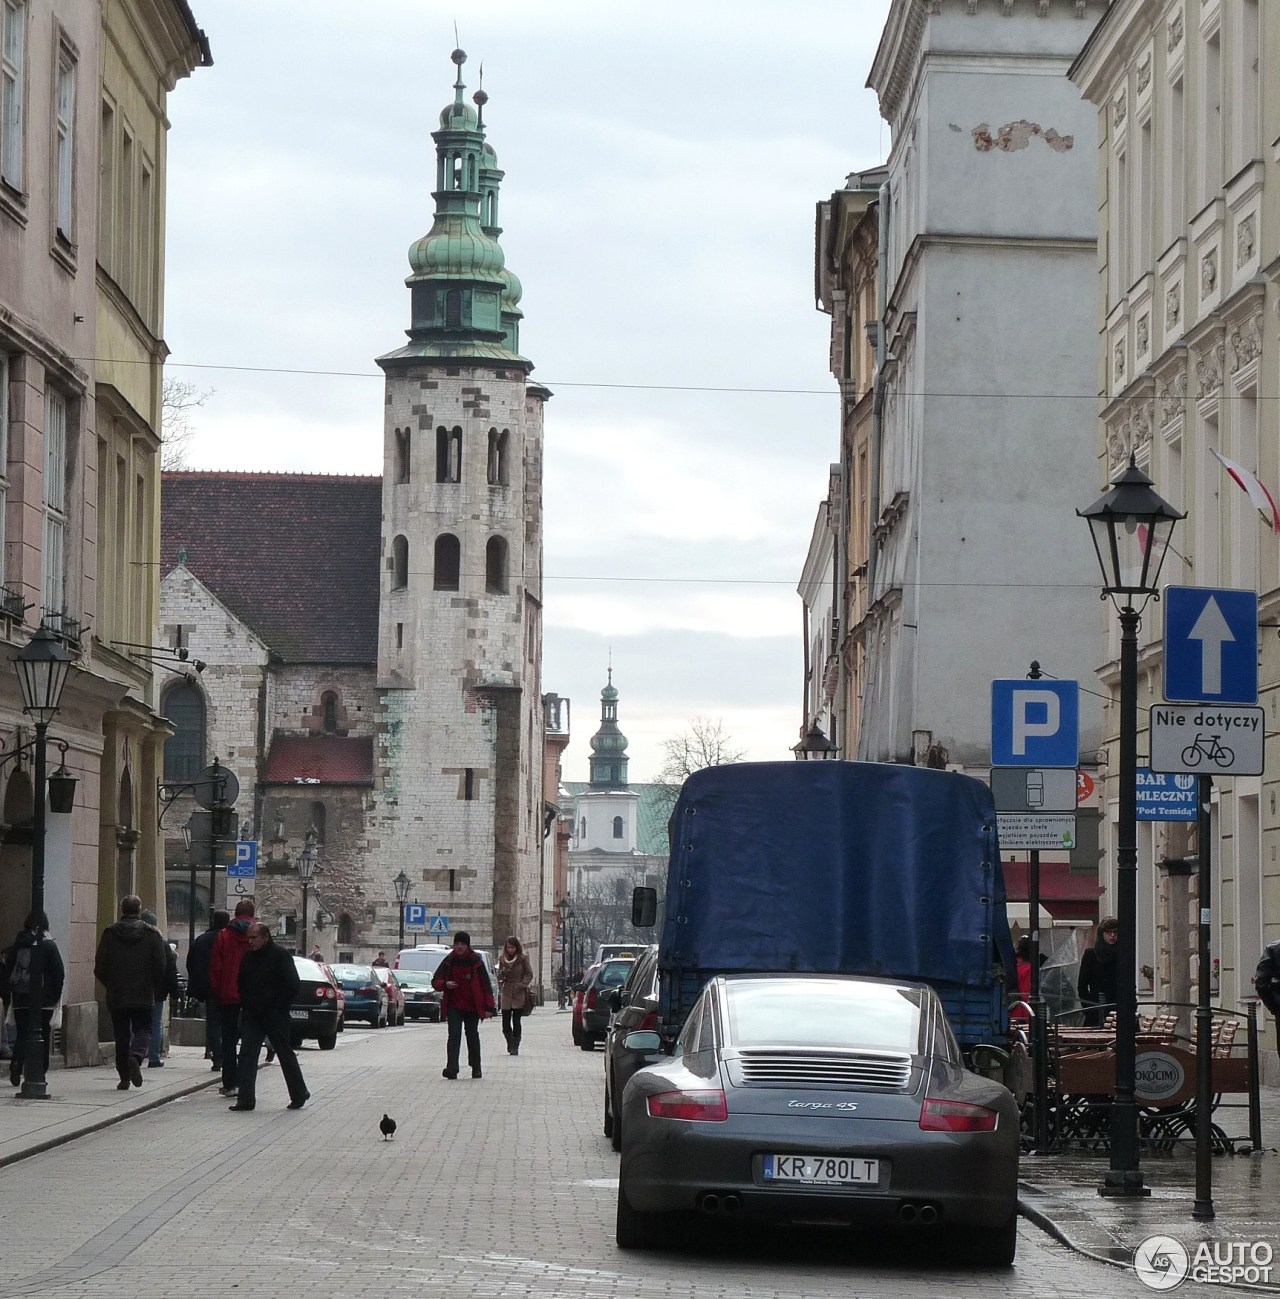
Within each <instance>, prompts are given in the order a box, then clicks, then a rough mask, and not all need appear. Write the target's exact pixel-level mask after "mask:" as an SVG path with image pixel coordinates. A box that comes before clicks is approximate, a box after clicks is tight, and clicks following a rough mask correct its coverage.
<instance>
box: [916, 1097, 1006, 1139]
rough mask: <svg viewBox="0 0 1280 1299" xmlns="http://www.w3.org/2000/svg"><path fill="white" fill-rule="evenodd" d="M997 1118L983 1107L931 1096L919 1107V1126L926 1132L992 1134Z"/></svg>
mask: <svg viewBox="0 0 1280 1299" xmlns="http://www.w3.org/2000/svg"><path fill="white" fill-rule="evenodd" d="M999 1117H1000V1116H999V1115H998V1114H997V1113H996V1112H995V1110H989V1109H987V1107H986V1106H985V1105H970V1104H969V1103H968V1102H967V1101H944V1100H938V1099H936V1098H935V1097H932V1096H931V1097H929V1098H928V1099H926V1101H925V1103H924V1104H923V1105H922V1106H921V1107H920V1126H921V1127H922V1128H923V1129H924V1130H925V1131H926V1132H994V1131H995V1130H996V1121H997V1119H998V1118H999Z"/></svg>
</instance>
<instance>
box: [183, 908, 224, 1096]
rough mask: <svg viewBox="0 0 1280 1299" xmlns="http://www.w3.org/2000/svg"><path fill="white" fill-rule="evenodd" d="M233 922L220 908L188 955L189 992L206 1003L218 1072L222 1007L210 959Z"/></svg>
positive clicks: (208, 1043)
mask: <svg viewBox="0 0 1280 1299" xmlns="http://www.w3.org/2000/svg"><path fill="white" fill-rule="evenodd" d="M230 923H231V914H230V912H227V911H223V910H222V908H221V907H218V908H216V909H215V910H214V911H213V913H212V914H211V915H210V917H209V928H208V929H206V930H205V931H204V933H202V934H197V935H196V937H195V941H194V942H193V943H192V944H191V950H190V951H189V952H188V953H187V993H188V995H189V996H190V997H191V998H192V999H193V1000H195V1001H203V1002H204V1038H205V1047H206V1048H207V1049H206V1051H205V1056H206V1058H207V1059H210V1060H212V1061H213V1072H214V1073H218V1072H219V1071H220V1070H221V1069H222V1006H221V1004H220V1003H219V1001H218V998H217V996H216V995H215V994H214V991H213V988H212V987H211V986H210V984H209V959H210V957H212V956H213V944H214V942H215V940H216V939H217V937H218V934H219V932H220V931H221V930H223V929H225V928H226V927H227V925H228V924H230Z"/></svg>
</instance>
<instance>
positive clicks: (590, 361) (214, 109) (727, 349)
mask: <svg viewBox="0 0 1280 1299" xmlns="http://www.w3.org/2000/svg"><path fill="white" fill-rule="evenodd" d="M193 7H194V9H195V11H196V16H197V19H198V20H199V21H200V23H201V24H202V25H203V26H204V28H205V30H206V32H207V33H208V36H209V40H210V44H211V46H212V49H213V56H214V66H213V67H212V68H208V69H200V70H198V71H197V72H196V73H195V74H194V75H193V76H192V77H191V79H190V80H188V81H184V82H181V83H180V84H179V86H178V88H177V90H176V91H175V93H174V94H173V95H172V96H171V98H170V116H171V119H172V123H173V129H172V132H171V134H170V143H169V193H168V235H169V244H168V269H167V276H168V291H167V318H166V325H165V335H166V338H167V341H168V343H169V346H170V347H171V348H172V356H171V358H170V362H169V365H170V369H169V374H170V375H171V376H173V377H177V378H181V379H185V380H189V381H190V382H192V383H194V384H196V386H197V387H199V388H201V389H212V390H213V391H212V395H211V396H210V397H209V398H208V401H207V402H206V404H205V406H204V407H203V409H201V410H200V411H198V412H197V413H196V420H195V425H196V435H195V438H194V440H193V442H192V445H191V450H190V455H189V467H190V468H194V469H236V470H253V471H283V472H295V471H307V472H322V473H344V474H353V473H354V474H377V473H380V472H381V470H382V459H381V458H382V374H381V372H380V371H379V370H378V369H377V367H376V366H375V365H374V364H373V358H374V357H376V356H378V355H380V354H381V353H383V352H388V351H391V350H392V349H393V348H395V347H397V346H399V345H400V344H401V343H402V341H403V339H404V334H403V331H404V329H405V327H406V325H407V324H408V318H409V294H408V290H407V289H406V288H405V287H404V279H405V276H406V275H407V274H408V263H407V260H406V251H407V249H408V247H409V245H410V244H411V243H412V242H413V241H414V240H415V239H417V238H418V237H419V236H421V235H423V234H425V233H426V231H427V230H428V229H429V228H430V226H431V216H432V200H431V193H430V191H431V187H432V184H433V180H434V147H433V142H432V140H431V137H430V132H431V131H432V130H433V129H435V128H436V126H437V122H438V115H439V112H440V109H441V108H442V107H443V106H444V105H445V104H446V103H447V102H449V101H450V99H451V98H452V91H451V88H450V87H451V84H452V80H453V75H452V74H453V65H452V64H451V63H450V62H449V54H450V51H451V50H452V49H453V48H454V33H453V23H454V21H455V20H456V21H457V23H458V34H459V38H460V41H461V45H462V48H463V49H465V50H466V51H467V54H468V62H467V64H466V67H465V69H464V80H465V81H466V82H467V96H468V98H469V97H470V95H471V94H472V93H473V92H474V90H475V89H476V86H477V84H478V78H479V71H480V64H481V63H483V64H484V87H485V90H486V91H487V92H488V93H489V96H490V100H489V104H488V105H487V107H486V109H485V122H486V126H487V128H488V139H489V141H490V143H491V144H492V145H493V146H494V148H495V150H496V151H497V154H498V161H499V165H500V166H501V167H502V168H503V170H504V171H505V173H506V179H505V180H504V181H503V186H502V224H503V227H504V233H503V235H502V245H503V248H504V250H505V252H506V257H507V265H508V266H509V267H510V268H511V269H512V270H513V271H514V272H515V273H516V275H517V276H519V278H520V280H521V281H522V283H523V285H524V299H523V302H522V304H521V305H522V307H523V309H524V313H525V318H524V323H523V327H522V333H521V351H522V353H523V354H524V355H525V356H527V357H528V358H529V359H530V360H531V361H533V362H534V364H535V366H536V369H535V371H534V378H535V379H536V380H538V381H540V382H542V383H545V384H547V385H548V386H549V387H550V388H551V389H552V391H553V392H554V393H555V397H554V399H553V400H552V401H551V402H550V403H549V404H548V406H547V414H546V574H547V582H546V591H545V597H546V613H545V653H544V679H543V685H544V689H545V690H548V691H555V692H556V693H558V694H560V695H564V696H567V697H568V698H570V699H571V700H572V707H573V742H572V744H571V745H570V748H569V750H568V752H567V754H566V758H565V763H566V772H565V774H566V777H567V778H568V779H585V778H586V775H587V756H588V753H589V748H588V740H589V739H590V736H591V734H592V733H593V731H594V730H595V728H596V725H597V721H598V718H599V711H600V705H599V699H600V689H601V687H602V686H603V685H604V684H605V676H606V668H607V665H608V656H609V652H610V648H612V654H613V666H614V684H615V685H616V686H617V687H618V689H619V691H620V692H621V699H620V705H619V718H620V721H621V724H622V728H623V730H624V731H625V732H626V734H627V735H628V736H629V737H630V740H631V744H630V753H631V758H632V763H631V776H632V779H633V780H645V779H648V778H650V777H651V776H652V775H653V773H654V772H655V771H656V769H657V767H658V766H659V765H660V763H661V756H662V755H661V745H662V741H663V740H664V739H666V738H669V737H671V736H673V735H675V734H677V733H679V732H680V731H682V730H684V729H685V728H686V727H687V725H688V723H689V720H690V719H691V718H692V717H694V716H704V717H709V718H721V719H723V721H724V725H725V729H726V731H727V732H728V733H729V734H730V735H731V736H732V737H733V739H734V740H735V741H736V742H737V744H738V745H739V746H740V747H741V748H743V749H745V750H746V751H747V755H748V756H749V757H752V758H757V759H777V758H786V757H789V756H790V754H789V752H788V750H789V748H790V746H791V745H792V744H794V743H795V742H796V739H797V736H798V734H799V726H800V722H801V687H802V681H801V672H802V666H801V664H802V660H801V653H802V650H801V635H800V632H801V613H800V600H799V597H798V596H797V595H796V592H795V587H796V582H797V580H798V577H799V574H800V568H801V565H802V563H803V561H804V555H805V550H806V548H807V546H808V542H809V537H810V533H811V531H812V527H813V520H814V515H815V512H816V510H817V506H818V502H819V500H820V499H821V497H822V496H823V495H824V494H825V492H826V482H827V468H828V465H829V463H830V462H831V461H832V460H833V459H835V458H836V456H837V455H838V423H837V418H838V412H837V403H836V399H835V387H834V382H833V381H832V379H831V376H830V374H829V373H828V371H827V364H826V363H827V347H828V320H827V317H825V316H823V315H821V314H819V313H818V312H817V311H816V310H815V308H814V300H813V223H814V204H815V203H816V202H817V201H818V200H820V199H822V198H825V197H827V196H829V195H830V194H831V192H832V191H833V190H835V189H838V188H840V187H841V186H842V185H843V183H844V177H845V175H846V174H847V173H848V172H850V171H856V170H861V169H864V168H867V167H871V166H874V165H875V164H877V163H878V162H880V161H882V160H883V158H884V156H885V154H886V153H887V150H888V145H889V133H888V128H887V126H885V125H883V123H882V122H881V119H880V117H879V114H878V112H877V108H876V103H875V99H874V97H873V96H872V95H871V93H870V92H869V91H867V90H865V89H864V85H865V82H866V77H867V71H868V69H869V67H870V63H871V58H872V56H873V54H874V51H875V47H876V44H877V41H878V39H879V34H880V29H881V26H882V24H883V21H884V16H885V14H886V12H887V10H888V7H889V3H888V0H850V2H847V3H842V4H833V3H831V0H792V3H789V4H787V5H785V6H783V5H780V4H778V3H777V2H776V0H697V2H696V3H689V0H684V2H683V3H680V4H675V3H667V2H666V0H658V2H656V3H648V4H645V5H643V6H641V5H628V6H620V5H619V6H614V5H609V4H602V3H600V0H537V2H536V3H530V0H487V3H485V4H483V5H478V4H474V3H472V4H466V3H463V2H462V0H457V2H456V3H455V4H454V5H453V6H446V5H443V4H440V3H437V2H436V0H363V3H361V4H359V5H357V6H355V7H353V6H352V5H351V4H350V3H342V4H339V3H337V2H336V0H267V2H264V0H193ZM196 367H203V368H196ZM237 367H242V368H237ZM290 371H295V372H297V371H308V372H312V373H305V374H304V373H289V372H290ZM681 388H694V389H697V388H702V389H740V390H741V389H749V390H753V391H745V392H744V391H737V392H729V391H675V390H674V389H681ZM762 389H773V390H784V391H774V392H766V391H760V390H762ZM785 390H791V391H785ZM796 390H808V391H796Z"/></svg>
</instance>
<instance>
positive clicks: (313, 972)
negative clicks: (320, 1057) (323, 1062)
mask: <svg viewBox="0 0 1280 1299" xmlns="http://www.w3.org/2000/svg"><path fill="white" fill-rule="evenodd" d="M293 964H294V966H295V967H296V969H297V971H298V995H297V996H296V997H295V998H294V999H293V1005H292V1006H290V1007H289V1030H290V1032H289V1036H290V1037H291V1038H292V1039H293V1044H294V1046H300V1045H301V1044H302V1042H303V1041H304V1040H305V1039H306V1038H315V1040H316V1042H318V1043H319V1045H320V1049H321V1050H322V1051H332V1050H333V1048H334V1047H335V1046H336V1045H337V1042H338V1017H339V1012H338V990H337V988H335V987H334V986H333V983H332V982H331V981H330V979H329V975H328V974H327V973H326V972H325V970H324V968H323V967H322V966H320V965H317V964H316V963H315V961H309V960H307V958H306V957H305V956H295V957H294V958H293Z"/></svg>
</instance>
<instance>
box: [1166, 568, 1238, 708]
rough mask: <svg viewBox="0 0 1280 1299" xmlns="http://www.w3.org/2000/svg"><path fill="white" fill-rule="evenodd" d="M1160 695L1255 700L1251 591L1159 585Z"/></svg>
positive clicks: (1188, 700) (1175, 699) (1207, 700)
mask: <svg viewBox="0 0 1280 1299" xmlns="http://www.w3.org/2000/svg"><path fill="white" fill-rule="evenodd" d="M1164 697H1165V698H1166V699H1167V700H1169V702H1170V703H1175V702H1176V703H1191V704H1200V703H1213V704H1252V703H1256V702H1257V699H1258V593H1257V592H1256V591H1236V590H1230V589H1225V588H1213V587H1202V586H1169V587H1166V588H1165V592H1164Z"/></svg>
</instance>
